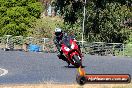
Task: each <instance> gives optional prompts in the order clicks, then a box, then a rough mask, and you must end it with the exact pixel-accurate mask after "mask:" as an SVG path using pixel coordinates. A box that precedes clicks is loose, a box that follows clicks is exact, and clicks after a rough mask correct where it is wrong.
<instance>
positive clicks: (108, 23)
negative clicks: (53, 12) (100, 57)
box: [56, 0, 132, 42]
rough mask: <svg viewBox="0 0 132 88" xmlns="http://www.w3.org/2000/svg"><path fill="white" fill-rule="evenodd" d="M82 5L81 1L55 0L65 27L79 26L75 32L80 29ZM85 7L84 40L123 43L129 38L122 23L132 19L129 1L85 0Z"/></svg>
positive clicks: (127, 30) (126, 28)
mask: <svg viewBox="0 0 132 88" xmlns="http://www.w3.org/2000/svg"><path fill="white" fill-rule="evenodd" d="M83 1H84V0H83ZM83 5H84V4H83V2H82V0H56V9H59V10H60V13H61V15H62V16H63V17H64V21H65V22H64V24H65V26H66V27H67V26H68V27H69V29H70V28H73V25H80V27H79V26H78V28H77V30H78V29H80V30H81V29H82V28H81V27H82V20H83ZM85 5H86V20H85V33H84V34H85V40H87V41H90V42H92V41H102V42H125V41H126V40H127V39H128V38H129V34H130V32H129V29H128V27H125V26H123V22H124V21H125V20H127V19H129V18H131V17H132V13H131V11H132V9H131V0H112V1H111V0H87V3H86V4H85Z"/></svg>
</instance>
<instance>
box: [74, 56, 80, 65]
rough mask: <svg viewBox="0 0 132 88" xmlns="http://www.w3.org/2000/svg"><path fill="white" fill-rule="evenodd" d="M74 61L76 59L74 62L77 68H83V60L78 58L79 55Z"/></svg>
mask: <svg viewBox="0 0 132 88" xmlns="http://www.w3.org/2000/svg"><path fill="white" fill-rule="evenodd" d="M73 59H74V61H75V66H76V67H80V66H82V62H81V60H79V57H78V56H77V55H74V56H73Z"/></svg>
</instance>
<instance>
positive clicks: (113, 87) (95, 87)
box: [0, 83, 132, 88]
mask: <svg viewBox="0 0 132 88" xmlns="http://www.w3.org/2000/svg"><path fill="white" fill-rule="evenodd" d="M0 88H132V83H129V84H85V85H84V86H80V85H78V84H52V83H46V84H15V85H0Z"/></svg>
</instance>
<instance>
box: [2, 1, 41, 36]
mask: <svg viewBox="0 0 132 88" xmlns="http://www.w3.org/2000/svg"><path fill="white" fill-rule="evenodd" d="M42 10H43V9H42V4H41V3H40V2H38V1H37V0H0V19H1V22H0V36H2V35H7V34H9V35H14V36H16V35H23V36H27V34H28V33H27V30H28V29H29V28H30V27H31V23H32V22H33V21H35V20H36V19H38V18H39V17H40V14H41V12H42Z"/></svg>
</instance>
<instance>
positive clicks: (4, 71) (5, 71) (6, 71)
mask: <svg viewBox="0 0 132 88" xmlns="http://www.w3.org/2000/svg"><path fill="white" fill-rule="evenodd" d="M0 70H2V74H0V76H4V75H6V74H7V73H8V70H6V69H2V68H0Z"/></svg>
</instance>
